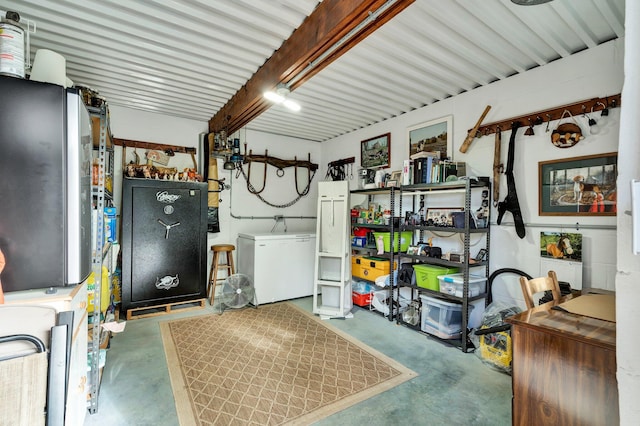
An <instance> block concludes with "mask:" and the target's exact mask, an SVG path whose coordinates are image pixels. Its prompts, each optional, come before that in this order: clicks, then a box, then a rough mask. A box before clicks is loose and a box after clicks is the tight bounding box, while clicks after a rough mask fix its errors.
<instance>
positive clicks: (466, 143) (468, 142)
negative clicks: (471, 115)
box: [460, 105, 491, 153]
mask: <svg viewBox="0 0 640 426" xmlns="http://www.w3.org/2000/svg"><path fill="white" fill-rule="evenodd" d="M490 109H491V105H487V106H486V108H485V109H484V111H483V113H482V115H481V116H480V118H479V119H478V122H477V123H476V125H475V126H473V129H471V130H469V134H467V138H466V139H465V140H464V142H462V145H461V146H460V152H462V153H465V152H467V150H468V149H469V145H471V142H473V139H474V138H475V137H476V133H478V129H479V128H480V125H481V124H482V121H483V120H484V118H485V117H486V116H487V113H489V110H490Z"/></svg>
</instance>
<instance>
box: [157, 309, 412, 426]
mask: <svg viewBox="0 0 640 426" xmlns="http://www.w3.org/2000/svg"><path fill="white" fill-rule="evenodd" d="M347 321H349V320H347ZM160 328H161V332H162V340H163V343H164V348H165V354H166V356H167V365H168V367H169V375H170V378H171V386H172V388H173V394H174V397H175V401H176V409H177V412H178V419H179V421H180V425H182V426H187V425H233V424H237V425H280V424H309V423H312V422H314V421H317V420H319V419H322V418H324V417H326V416H328V415H330V414H333V413H335V412H338V411H340V410H343V409H345V408H347V407H349V406H352V405H353V404H355V403H357V402H360V401H363V400H365V399H367V398H370V397H372V396H373V395H376V394H379V393H380V392H383V391H385V390H387V389H390V388H392V387H394V386H397V385H399V384H400V383H403V382H405V381H406V380H409V379H410V378H412V377H415V376H416V373H414V372H413V371H411V370H409V369H407V368H406V367H404V366H402V365H401V364H399V363H397V362H395V361H394V360H393V359H391V358H389V357H387V356H385V355H384V354H382V353H380V352H378V351H376V350H374V349H372V348H370V347H368V346H366V345H365V344H364V343H362V342H359V341H357V340H355V339H354V338H352V337H350V336H348V335H347V334H345V333H343V332H341V331H340V330H337V329H336V328H334V327H332V326H331V325H330V324H326V321H325V322H323V321H322V320H320V319H319V318H317V317H316V316H314V315H312V314H310V313H308V312H306V311H303V310H302V309H301V308H298V307H296V306H294V305H293V304H290V303H287V302H284V303H275V304H270V305H264V306H260V307H259V308H257V309H254V308H245V309H241V310H228V311H225V312H224V313H223V314H221V315H220V314H212V315H201V316H197V317H191V318H185V319H179V320H174V321H165V322H162V323H160Z"/></svg>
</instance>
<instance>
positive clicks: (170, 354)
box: [159, 302, 418, 426]
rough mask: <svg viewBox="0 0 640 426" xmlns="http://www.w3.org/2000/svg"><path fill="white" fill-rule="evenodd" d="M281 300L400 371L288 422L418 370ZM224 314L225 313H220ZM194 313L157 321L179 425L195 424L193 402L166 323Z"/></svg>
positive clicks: (360, 397)
mask: <svg viewBox="0 0 640 426" xmlns="http://www.w3.org/2000/svg"><path fill="white" fill-rule="evenodd" d="M279 303H282V304H287V305H288V306H289V307H292V308H293V309H295V310H296V311H297V312H298V313H300V314H302V315H304V316H306V317H307V318H309V319H311V320H313V321H315V322H316V323H318V324H320V325H321V326H323V327H325V328H327V329H328V330H330V331H331V332H333V333H335V334H337V335H338V336H340V337H342V338H343V339H345V340H347V341H349V342H350V343H352V344H354V345H356V346H358V347H359V348H360V349H362V350H363V351H365V352H368V353H369V354H370V355H372V356H374V357H376V358H378V359H379V360H381V361H383V362H385V363H386V364H388V365H389V366H391V367H393V368H395V369H396V370H398V371H400V374H399V375H397V376H396V377H393V378H391V379H389V380H387V381H385V382H382V383H379V384H377V385H375V386H372V387H370V388H368V389H365V390H363V391H360V392H358V393H355V394H352V395H349V396H347V397H345V398H342V399H341V400H340V401H338V402H334V403H333V404H330V405H328V406H325V407H322V408H320V409H318V410H315V411H312V412H310V413H307V414H304V415H302V416H300V417H298V418H296V419H293V420H291V421H290V422H288V423H286V424H287V425H307V424H310V423H313V422H315V421H318V420H321V419H323V418H325V417H328V416H330V415H331V414H335V413H337V412H339V411H342V410H344V409H345V408H348V407H351V406H353V405H355V404H357V403H359V402H362V401H365V400H367V399H369V398H371V397H373V396H375V395H378V394H380V393H382V392H385V391H387V390H389V389H391V388H394V387H396V386H398V385H399V384H401V383H404V382H406V381H408V380H410V379H412V378H414V377H417V376H418V374H417V373H415V372H414V371H413V370H411V369H409V368H407V367H405V366H404V365H402V364H400V363H399V362H398V361H396V360H394V359H393V358H390V357H388V356H387V355H385V354H383V353H382V352H380V351H378V350H377V349H374V348H372V347H371V346H368V345H367V344H365V343H363V342H362V341H360V340H358V339H356V338H355V337H353V336H351V335H349V334H347V333H345V332H344V331H342V330H340V329H338V328H336V327H334V326H332V325H331V324H328V323H327V321H328V320H322V319H320V318H319V317H318V316H316V315H315V314H312V313H310V312H308V311H306V310H304V309H302V308H300V307H298V306H296V305H295V304H293V303H289V302H279ZM246 309H252V308H246ZM257 309H260V307H258V308H257ZM232 314H233V312H227V313H226V315H232ZM219 315H220V314H218V313H213V314H211V313H210V314H204V315H196V317H198V318H202V317H207V316H219ZM222 315H225V314H222ZM193 318H195V317H188V318H179V319H175V320H167V321H161V322H160V323H159V325H160V334H161V336H162V344H163V346H164V351H165V356H166V358H167V368H168V370H169V378H170V381H171V388H172V390H173V396H174V399H175V405H176V411H177V414H178V420H179V422H180V425H181V426H191V425H197V424H198V421H197V419H196V417H195V415H194V412H193V411H194V410H193V409H192V402H191V398H190V397H189V392H188V390H187V386H186V384H185V381H184V376H183V371H182V366H181V364H180V360H179V359H178V353H177V350H176V347H175V342H174V341H173V338H172V335H171V330H170V328H169V324H170V323H175V322H181V321H188V320H192V319H193ZM346 321H349V319H347V320H346Z"/></svg>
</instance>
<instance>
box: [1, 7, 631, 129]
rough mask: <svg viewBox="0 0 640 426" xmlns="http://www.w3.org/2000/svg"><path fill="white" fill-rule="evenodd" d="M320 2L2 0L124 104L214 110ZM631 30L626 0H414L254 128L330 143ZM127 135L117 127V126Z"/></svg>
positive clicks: (90, 82) (79, 77)
mask: <svg viewBox="0 0 640 426" xmlns="http://www.w3.org/2000/svg"><path fill="white" fill-rule="evenodd" d="M317 4H318V2H317V1H316V0H277V1H276V0H216V1H206V0H173V1H170V0H156V1H149V0H147V1H142V0H130V1H126V2H124V1H105V0H100V1H98V0H85V1H79V0H75V1H59V0H19V1H17V0H1V1H0V10H14V11H17V12H18V13H20V15H21V16H22V17H23V18H25V19H29V20H32V21H35V22H36V24H37V32H36V33H35V34H33V35H32V37H31V57H32V58H33V55H34V53H35V51H36V50H37V49H41V48H44V49H51V50H54V51H56V52H58V53H60V54H62V55H64V56H65V58H66V60H67V74H68V76H69V77H70V78H71V79H72V80H73V81H74V82H75V83H79V84H83V85H87V86H90V87H92V88H94V89H96V90H97V91H99V93H100V94H101V95H103V96H105V97H106V98H107V101H108V103H109V104H110V105H121V106H126V107H130V108H136V109H142V110H146V111H150V112H157V113H162V114H168V115H174V116H179V117H186V118H191V119H196V120H202V121H208V120H209V119H210V118H211V117H212V116H213V115H215V113H216V112H217V111H218V110H219V109H220V108H221V107H222V106H223V105H224V104H225V103H226V102H227V101H228V100H229V99H230V98H231V97H232V96H233V94H234V93H236V91H238V90H239V89H240V88H241V87H242V86H243V85H244V84H245V83H246V81H247V80H248V79H249V78H251V76H252V75H253V73H254V72H255V71H256V70H257V69H258V68H259V67H260V66H261V65H262V64H263V63H264V62H265V60H266V59H268V58H269V57H270V56H271V55H272V53H273V52H274V51H275V50H276V49H278V47H280V45H281V44H282V42H283V41H284V40H286V39H287V38H288V37H289V36H290V35H291V33H292V32H293V31H294V30H295V29H296V28H297V27H298V26H299V25H300V24H301V23H302V21H303V20H304V19H305V18H306V16H308V15H309V14H310V13H311V12H313V10H314V9H315V7H316V6H317ZM622 36H624V0H580V1H575V0H554V1H552V2H550V3H546V4H542V5H538V6H517V5H514V4H513V3H511V2H510V1H509V0H483V1H478V0H447V1H442V0H417V1H416V2H415V3H413V4H412V5H410V6H409V7H408V8H407V9H406V10H404V11H403V12H401V13H400V14H399V15H398V16H396V17H395V18H394V19H393V20H391V21H390V22H389V23H387V24H385V25H384V26H382V27H381V28H379V29H378V30H377V31H376V32H374V33H373V34H372V35H370V36H369V37H368V38H366V39H365V40H364V41H362V42H361V43H360V44H359V45H357V46H356V47H355V48H353V49H351V50H350V51H349V52H347V53H346V54H345V55H343V56H342V57H340V58H339V59H338V60H337V61H336V62H334V63H332V64H331V65H329V66H328V67H327V68H325V69H324V70H322V71H321V72H320V73H319V74H317V75H316V76H314V77H313V78H311V79H310V80H309V81H308V82H306V83H305V84H304V85H302V86H301V87H300V88H298V89H297V90H296V91H294V92H293V93H292V94H291V95H290V97H291V98H292V99H294V100H296V101H297V102H298V103H300V104H301V105H302V110H301V111H300V112H298V113H292V112H290V111H288V110H286V109H285V108H283V107H281V106H274V107H272V108H270V109H269V110H268V111H267V112H265V113H263V114H262V115H260V116H259V117H258V118H256V119H254V120H253V121H252V122H251V123H250V124H249V125H248V126H247V127H248V128H250V129H255V130H260V131H266V132H271V133H276V134H281V135H286V136H292V137H297V138H303V139H309V140H315V141H323V140H327V139H330V138H332V137H335V136H338V135H341V134H344V133H348V132H350V131H353V130H356V129H358V128H362V127H365V126H367V125H370V124H373V123H376V122H379V121H382V120H385V119H388V118H391V117H394V116H397V115H400V114H402V113H405V112H408V111H411V110H413V109H416V108H420V107H422V106H425V105H429V104H431V103H433V102H437V101H439V100H442V99H445V98H448V97H451V96H455V95H457V94H460V93H463V92H465V91H468V90H472V89H474V88H476V87H480V86H484V85H486V84H489V83H491V82H493V81H496V80H501V79H504V78H507V77H509V76H511V75H513V74H518V73H522V72H525V71H527V70H529V69H531V68H534V67H536V66H541V65H544V64H547V63H549V62H551V61H554V60H557V59H559V58H563V57H566V56H569V55H572V54H574V53H577V52H580V51H582V50H584V49H589V48H592V47H594V46H597V45H599V44H601V43H604V42H607V41H609V40H612V39H615V38H618V37H622ZM116 136H118V135H116Z"/></svg>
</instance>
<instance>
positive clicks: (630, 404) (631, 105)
mask: <svg viewBox="0 0 640 426" xmlns="http://www.w3.org/2000/svg"><path fill="white" fill-rule="evenodd" d="M625 20H626V22H625V32H626V41H625V46H626V56H625V60H624V72H625V80H624V90H623V92H622V96H623V97H622V99H623V107H622V117H621V119H620V121H621V126H620V151H619V153H620V156H619V159H618V166H619V174H618V189H619V196H618V212H619V214H618V218H617V219H618V245H617V250H618V251H617V256H618V268H617V269H618V271H617V275H616V318H617V324H616V328H617V330H616V332H617V342H616V345H617V354H616V355H617V364H618V373H617V377H618V392H619V396H620V404H619V405H620V424H621V425H635V424H638V417H639V416H640V406H639V405H638V402H637V401H638V397H640V380H638V377H640V341H638V339H636V335H635V334H636V331H637V325H638V323H639V322H640V309H638V294H639V291H638V283H639V282H640V256H638V255H634V254H633V253H632V250H631V242H632V241H631V234H632V230H633V226H632V224H631V216H630V211H631V210H632V206H631V197H630V182H631V180H632V179H636V180H637V179H640V168H639V167H638V164H640V145H639V144H638V138H640V121H639V120H638V117H639V116H640V54H638V49H637V47H638V45H639V44H640V4H639V3H638V2H633V1H627V2H626V12H625ZM636 201H637V200H636Z"/></svg>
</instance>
